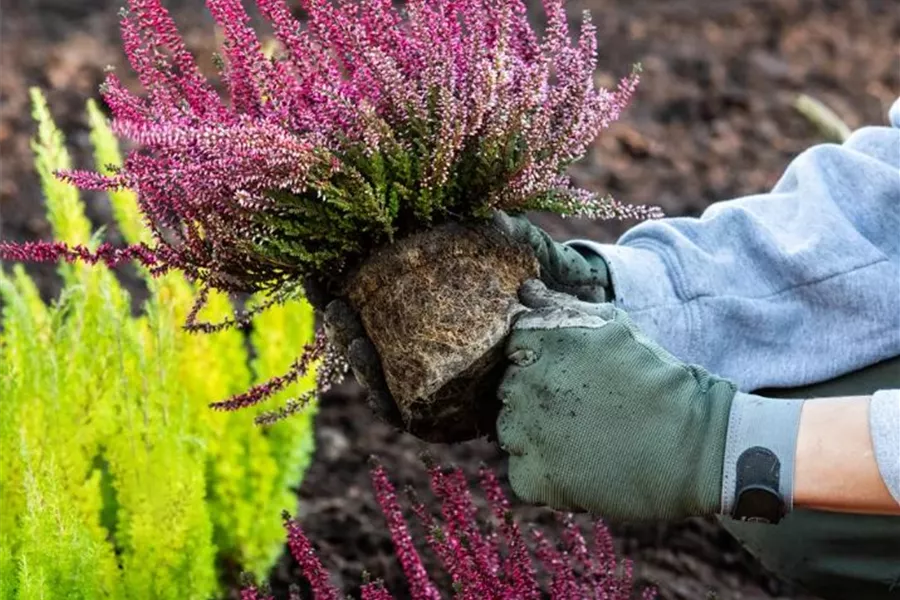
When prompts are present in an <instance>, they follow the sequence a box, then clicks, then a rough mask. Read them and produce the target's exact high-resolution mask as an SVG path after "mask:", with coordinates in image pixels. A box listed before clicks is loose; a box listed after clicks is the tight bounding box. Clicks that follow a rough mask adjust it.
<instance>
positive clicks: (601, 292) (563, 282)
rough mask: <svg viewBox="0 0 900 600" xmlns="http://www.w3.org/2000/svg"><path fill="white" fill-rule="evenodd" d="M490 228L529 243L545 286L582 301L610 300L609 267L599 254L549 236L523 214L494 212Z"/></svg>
mask: <svg viewBox="0 0 900 600" xmlns="http://www.w3.org/2000/svg"><path fill="white" fill-rule="evenodd" d="M491 224H492V225H493V226H494V228H496V229H498V230H499V231H501V232H502V233H504V234H505V235H506V236H508V237H509V238H511V239H513V240H515V241H517V242H519V243H522V244H525V245H527V246H531V249H532V250H534V254H535V256H536V257H537V259H538V263H539V264H540V266H541V274H540V277H541V281H543V282H544V283H545V284H546V285H547V287H548V288H550V289H551V290H555V291H557V292H563V293H565V294H570V295H572V296H575V297H576V298H578V299H580V300H584V301H585V302H611V301H612V299H613V291H612V283H611V281H610V276H609V269H608V268H607V266H606V261H604V260H603V259H602V258H601V257H600V256H599V255H597V254H594V253H586V254H582V253H580V252H578V251H577V250H575V249H574V248H571V247H569V246H566V245H564V244H560V243H559V242H556V241H554V240H553V238H551V237H550V235H549V234H548V233H547V232H546V231H544V230H543V229H541V228H539V227H537V226H535V225H532V224H531V222H530V221H529V220H528V219H526V218H525V217H511V216H509V215H508V214H506V213H504V212H500V211H498V212H496V213H494V216H493V219H492V223H491Z"/></svg>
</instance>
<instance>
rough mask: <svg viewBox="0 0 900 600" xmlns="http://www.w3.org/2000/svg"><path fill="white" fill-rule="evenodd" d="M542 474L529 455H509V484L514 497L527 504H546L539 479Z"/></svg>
mask: <svg viewBox="0 0 900 600" xmlns="http://www.w3.org/2000/svg"><path fill="white" fill-rule="evenodd" d="M543 476H544V474H543V473H542V471H541V469H540V468H539V466H538V465H537V464H535V461H534V460H533V458H532V457H531V456H530V455H523V456H514V455H510V457H509V486H510V487H511V488H512V491H513V493H514V494H515V495H516V497H517V498H518V499H519V500H521V501H523V502H526V503H528V504H533V505H536V506H543V505H546V504H547V501H546V499H545V498H544V494H543V493H542V492H543V491H544V490H543V488H544V486H542V485H541V479H542V478H543Z"/></svg>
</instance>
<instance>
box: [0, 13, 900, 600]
mask: <svg viewBox="0 0 900 600" xmlns="http://www.w3.org/2000/svg"><path fill="white" fill-rule="evenodd" d="M121 1H122V0H0V238H2V239H4V240H27V239H37V238H47V237H48V236H49V233H50V232H49V227H48V224H47V222H46V221H45V219H44V218H43V213H44V208H43V205H42V199H41V194H40V189H39V186H38V184H37V177H36V175H35V174H34V172H33V170H32V167H31V161H32V156H31V152H30V149H29V139H30V136H31V135H32V134H33V126H32V123H31V120H30V116H29V105H28V95H27V93H28V88H29V87H30V86H39V87H40V88H42V89H43V90H44V91H45V92H46V93H47V94H48V97H49V102H50V106H51V109H52V111H53V114H54V115H55V116H56V118H57V120H58V122H59V124H60V126H61V127H62V128H63V130H64V131H65V133H66V135H67V136H68V140H69V145H70V147H71V148H72V149H73V150H74V152H75V160H76V163H77V164H78V165H79V166H89V163H87V162H86V161H87V158H86V157H87V153H86V150H87V148H88V139H87V132H86V128H85V118H84V103H85V101H86V99H87V98H89V97H96V96H97V87H98V85H99V84H100V82H101V79H102V76H103V71H104V69H105V68H106V67H107V66H108V65H111V66H115V67H118V68H119V72H120V73H121V74H122V75H126V79H128V78H127V74H128V70H127V69H125V68H124V63H123V56H122V53H121V50H120V46H119V38H118V31H117V26H116V21H117V17H116V12H117V10H118V8H119V6H120V4H121ZM535 4H538V3H537V2H535ZM166 5H167V6H169V7H170V8H172V9H173V12H174V13H175V14H176V16H177V19H178V21H179V23H180V24H181V26H182V31H183V32H184V34H185V36H186V39H187V41H188V44H189V46H191V47H192V48H193V49H195V50H196V51H197V52H198V53H199V56H200V58H201V64H203V65H205V66H206V67H207V68H209V65H210V63H211V55H212V52H213V50H214V47H215V37H214V29H213V26H212V22H211V19H210V18H209V15H208V13H206V11H205V9H204V8H203V6H202V0H169V1H168V2H166ZM569 5H570V8H571V9H572V12H571V14H572V16H573V18H577V16H578V14H579V13H580V11H581V10H590V11H591V12H592V13H593V16H594V20H595V22H596V24H597V25H598V27H599V34H600V43H601V47H600V53H601V56H600V69H599V70H598V72H597V75H596V78H597V81H598V82H600V83H604V84H612V83H614V82H615V80H616V79H617V78H618V77H620V76H622V75H625V74H626V73H627V72H628V71H629V69H630V65H631V64H632V63H635V62H640V63H641V64H642V65H643V68H644V75H643V82H642V84H641V86H640V90H639V93H638V94H637V97H636V99H635V101H634V103H633V104H632V106H631V108H630V109H629V110H628V111H627V113H626V114H625V116H624V118H623V119H622V120H621V121H620V122H619V123H617V124H616V125H615V126H614V127H613V128H612V129H610V130H609V131H608V132H606V133H605V134H604V135H602V136H601V137H600V138H599V139H598V140H597V141H596V143H595V144H594V146H593V148H592V149H591V151H590V154H589V156H588V157H587V159H586V160H584V161H582V162H581V163H579V164H578V165H576V166H575V167H574V168H573V170H572V174H573V176H574V177H575V179H576V181H577V182H578V183H579V184H580V185H582V186H584V187H587V188H591V189H595V190H598V191H601V192H609V193H612V194H613V195H615V196H617V197H618V198H619V199H621V200H623V201H629V202H635V203H650V204H657V205H660V206H662V207H663V208H664V210H665V211H666V212H667V213H668V214H669V215H672V216H676V215H696V214H698V213H699V212H701V211H702V210H703V209H704V207H706V206H707V205H709V204H710V203H712V202H714V201H717V200H724V199H728V198H731V197H735V196H739V195H744V194H752V193H757V192H763V191H766V190H767V189H768V188H770V187H771V186H772V185H773V184H774V183H775V182H776V181H777V180H778V178H779V176H780V174H781V173H782V171H783V169H784V167H785V165H786V164H787V163H788V162H789V161H790V160H791V158H792V157H794V156H796V155H797V154H798V153H800V152H802V151H803V150H804V149H805V148H807V147H809V146H810V145H812V144H815V143H818V142H820V141H821V140H820V139H819V134H818V132H817V131H816V130H815V128H814V127H813V126H811V125H810V124H809V123H808V122H807V121H806V120H805V119H804V118H803V117H802V116H800V115H799V114H798V113H797V112H796V111H795V110H794V109H793V108H792V106H791V103H792V101H793V98H794V97H795V95H796V94H797V93H799V92H804V93H808V94H811V95H812V96H814V97H816V98H818V99H819V100H822V101H824V102H825V103H826V104H828V105H829V106H831V107H832V108H833V109H834V110H835V111H836V112H837V113H838V114H839V115H840V117H841V118H842V119H844V120H845V121H846V122H847V123H848V125H850V126H851V127H852V128H853V127H858V126H861V125H864V124H874V123H884V122H885V118H886V117H885V115H886V112H887V109H888V107H889V106H890V104H891V102H892V101H893V99H894V98H895V97H896V95H897V94H898V90H900V54H898V46H897V42H898V40H900V11H897V10H896V8H897V5H896V3H895V2H894V1H892V0H744V1H738V0H719V1H717V2H709V1H707V0H627V1H613V0H583V1H581V2H576V1H574V0H573V1H570V2H569ZM891 7H893V9H891ZM128 80H129V81H131V82H132V83H133V77H132V78H130V79H128ZM88 202H89V216H90V218H91V219H92V220H93V222H94V223H95V225H97V226H100V225H106V224H108V223H109V221H110V212H109V208H108V206H107V205H106V204H105V203H104V201H103V198H101V197H95V196H89V197H88ZM535 218H536V219H537V220H538V221H539V222H540V223H541V224H542V225H544V226H545V227H547V228H548V230H550V231H551V232H552V233H553V234H554V235H556V236H558V237H560V238H570V237H591V238H594V239H600V240H608V241H611V240H614V239H615V237H616V236H617V235H618V234H619V233H621V232H622V231H623V230H624V229H626V228H627V227H628V226H630V225H631V224H628V223H596V222H589V221H571V220H569V221H564V220H561V219H557V218H551V217H547V216H544V215H536V216H535ZM109 237H110V238H111V239H112V240H113V241H116V239H117V234H116V232H115V229H114V228H113V229H111V230H110V232H109ZM31 272H32V273H34V274H35V276H36V277H37V278H38V279H39V283H40V288H41V291H42V293H43V294H44V295H45V296H46V297H52V295H53V294H54V293H55V291H56V290H58V282H57V280H56V279H55V276H54V274H53V269H52V268H48V267H43V268H34V267H32V268H31ZM123 276H124V277H126V279H128V280H129V281H131V283H132V284H134V282H135V281H136V280H134V279H131V278H129V277H128V273H127V270H125V272H124V273H123ZM134 291H135V294H136V297H137V298H140V295H141V290H140V289H139V288H138V287H134ZM317 438H318V451H317V456H316V460H315V462H314V464H313V466H312V467H311V469H310V470H309V472H308V474H307V476H306V478H305V480H304V481H303V484H302V486H301V487H300V489H299V491H298V493H299V498H300V502H299V509H298V510H299V515H300V518H301V520H302V522H303V525H304V526H305V528H306V530H307V531H308V533H309V534H310V537H311V538H312V539H313V540H314V541H315V542H316V544H317V545H318V548H319V552H320V556H321V557H322V558H323V561H324V562H325V565H326V566H327V567H328V568H329V569H330V570H331V571H332V572H333V573H334V575H335V580H336V582H338V583H342V584H344V585H346V586H347V588H348V589H353V588H354V587H355V586H358V583H359V581H360V578H361V574H362V571H363V570H367V571H368V572H370V573H371V574H372V575H373V576H375V577H383V578H385V579H386V581H387V583H388V585H389V587H391V588H392V589H394V590H395V591H397V592H398V597H403V594H404V593H406V592H405V589H404V585H403V582H402V576H401V573H400V570H399V566H398V565H397V563H396V561H395V559H394V558H393V557H392V556H391V546H390V541H389V537H388V534H387V532H386V530H385V528H384V522H383V520H382V518H381V516H380V513H379V512H378V510H377V506H376V504H375V501H374V499H373V497H372V495H371V494H370V488H369V481H368V465H367V457H368V456H369V455H372V454H375V455H377V456H379V457H380V458H381V461H382V462H383V463H384V464H385V466H386V467H387V468H388V469H389V471H390V472H391V474H392V476H393V477H394V479H395V481H396V482H397V483H398V485H400V486H403V485H406V484H414V485H416V486H417V487H421V486H422V485H423V483H424V482H423V475H424V470H423V468H422V466H421V463H420V460H419V458H418V454H419V452H420V451H421V450H423V448H424V446H423V445H422V444H420V443H419V442H418V441H416V440H415V439H412V438H411V437H409V436H406V435H401V434H398V433H396V432H393V431H391V430H390V429H388V428H387V427H385V426H383V425H382V424H381V423H379V422H377V421H376V420H375V419H374V418H373V417H372V416H371V415H370V414H369V413H368V411H367V409H366V408H365V406H364V404H363V402H362V400H361V398H360V396H359V393H358V389H357V388H355V387H354V386H352V385H350V386H347V387H346V388H344V389H341V390H337V391H336V392H333V393H331V394H330V395H329V396H328V397H327V398H325V399H324V400H323V402H322V404H321V410H320V413H319V416H318V430H317ZM432 452H433V454H435V455H436V456H437V458H439V459H440V460H442V461H445V462H452V463H455V464H459V465H461V466H463V467H464V468H465V469H466V470H467V471H468V472H469V473H472V474H474V473H475V471H476V470H477V467H478V465H479V463H481V462H485V463H487V464H489V465H491V466H494V467H496V468H497V469H498V470H499V471H500V472H501V473H502V472H503V469H504V464H503V460H502V457H501V456H500V455H499V452H498V451H497V450H496V449H495V448H493V447H492V446H491V445H490V444H488V443H486V442H475V443H470V444H465V445H460V446H455V447H451V448H443V447H442V448H435V449H433V450H432ZM516 510H517V513H518V514H519V516H520V518H522V519H526V520H531V521H533V522H537V523H540V524H543V525H546V526H548V527H550V528H552V527H553V519H552V518H551V517H550V515H549V513H547V512H546V511H543V510H538V509H533V508H528V507H517V509H516ZM614 532H615V535H616V540H617V544H618V546H619V548H620V549H621V550H622V552H624V554H626V555H627V556H629V557H631V558H632V559H634V560H635V561H636V574H637V577H638V579H639V580H640V581H641V582H642V583H652V584H655V585H657V586H658V588H659V590H660V595H661V597H662V598H692V599H693V598H721V599H732V598H733V599H743V598H811V596H808V595H804V594H803V593H802V592H801V591H800V590H798V589H796V588H795V587H792V586H791V585H789V584H785V583H781V582H779V581H777V580H776V579H774V578H773V577H771V576H770V575H768V574H767V573H766V572H765V571H764V570H763V569H762V568H761V567H760V566H758V564H757V563H756V561H755V560H754V559H753V558H752V557H749V556H748V555H747V554H746V553H745V552H743V551H742V550H741V549H740V548H739V547H738V546H737V544H736V543H735V542H734V541H733V540H731V538H730V537H729V536H728V534H727V533H725V532H724V531H722V530H721V529H720V528H718V527H717V526H716V525H715V524H714V523H712V522H709V521H703V520H690V521H686V522H683V523H678V524H667V525H664V524H658V525H657V524H653V525H628V526H617V527H615V528H614ZM295 575H296V569H295V566H294V565H293V564H292V563H291V562H290V561H289V560H284V561H282V563H281V564H280V565H279V566H278V567H277V568H276V569H275V570H274V571H273V583H274V584H275V588H276V590H277V591H283V589H284V585H285V581H287V580H289V579H290V578H292V577H293V576H295Z"/></svg>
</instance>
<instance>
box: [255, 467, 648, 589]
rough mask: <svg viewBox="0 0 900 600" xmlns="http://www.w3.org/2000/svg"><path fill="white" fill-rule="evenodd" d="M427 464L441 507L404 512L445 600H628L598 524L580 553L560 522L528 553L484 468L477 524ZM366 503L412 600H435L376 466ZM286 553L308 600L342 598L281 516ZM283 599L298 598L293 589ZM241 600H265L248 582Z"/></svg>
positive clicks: (568, 522)
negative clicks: (442, 582)
mask: <svg viewBox="0 0 900 600" xmlns="http://www.w3.org/2000/svg"><path fill="white" fill-rule="evenodd" d="M427 462H428V474H429V477H430V481H431V489H432V491H433V493H434V495H435V496H436V498H437V499H438V500H439V501H440V503H441V507H440V516H435V515H434V514H433V513H432V511H431V510H430V509H429V508H428V507H426V506H425V505H424V504H423V503H422V502H421V501H420V500H419V499H418V498H417V497H416V495H415V494H414V493H412V492H409V495H410V502H411V508H412V512H413V513H414V514H415V515H416V518H417V520H418V521H419V523H420V524H421V525H422V526H424V528H425V530H426V532H427V534H426V537H427V542H428V546H429V548H430V550H431V551H432V552H433V553H434V554H435V555H436V556H437V557H438V559H439V560H440V562H441V564H442V565H443V567H444V568H445V569H446V570H447V572H448V573H449V575H450V578H451V580H452V586H453V592H454V594H453V597H454V598H458V599H460V600H541V599H543V598H550V599H552V600H572V599H576V598H577V599H578V600H589V599H593V600H628V599H630V598H632V597H633V596H634V595H635V587H634V583H633V579H632V565H631V562H630V561H628V560H623V561H621V564H620V563H619V561H618V560H617V559H616V554H615V549H614V547H613V540H612V536H611V535H610V532H609V530H608V529H607V528H606V526H605V525H604V524H603V522H602V521H597V522H595V524H594V527H593V543H591V544H588V542H587V541H586V540H585V537H584V534H583V533H582V531H581V529H580V528H579V526H578V525H576V524H575V522H574V521H573V519H572V516H571V515H569V514H559V518H560V519H561V521H562V523H563V532H562V536H561V538H562V539H561V540H559V542H560V543H555V542H553V541H551V540H550V539H548V538H547V537H546V536H545V535H544V534H543V533H542V532H541V531H539V530H537V529H533V530H531V532H530V534H531V535H530V537H531V540H530V543H529V542H528V541H526V536H525V535H523V532H522V529H521V528H520V527H519V524H518V523H517V522H516V520H515V519H514V518H513V514H512V511H511V510H510V505H509V502H508V500H507V499H506V496H505V495H504V493H503V490H502V489H501V488H500V484H499V482H498V481H497V477H496V475H495V474H494V472H493V471H491V470H490V469H489V468H487V467H484V466H483V467H482V468H481V470H480V473H479V476H480V477H479V479H480V486H481V489H482V491H483V492H484V495H485V497H486V499H487V504H488V507H489V510H490V518H489V519H482V518H480V516H479V511H478V509H477V508H476V506H475V503H474V501H473V498H472V494H471V493H470V492H469V488H468V483H467V481H466V477H465V474H464V473H463V472H462V470H460V469H458V468H454V469H444V468H441V467H439V466H436V465H434V464H431V463H430V461H427ZM371 476H372V485H373V488H374V490H375V497H376V498H377V500H378V504H379V505H380V507H381V511H382V513H383V514H384V516H385V519H386V521H387V526H388V529H389V530H390V532H391V539H392V541H393V544H394V552H395V554H396V556H397V559H398V560H399V561H400V565H401V566H402V568H403V572H404V574H405V575H406V580H407V584H408V586H409V594H410V597H411V598H413V600H440V598H441V594H440V592H439V591H438V588H437V587H436V586H435V584H434V582H433V580H432V579H431V577H430V575H429V573H428V572H427V570H426V568H425V566H424V564H423V561H422V556H421V554H420V553H419V550H418V548H417V547H416V544H415V543H414V541H413V538H412V535H411V532H410V530H409V528H408V526H407V522H406V520H405V518H404V516H403V509H402V508H401V506H400V502H399V501H398V498H397V492H396V490H395V488H394V486H393V484H392V483H391V481H390V480H389V479H388V476H387V473H386V471H385V469H384V467H383V466H382V465H380V464H378V463H377V462H375V464H374V466H373V468H372V471H371ZM284 526H285V529H286V531H287V537H288V547H289V548H290V552H291V554H292V555H293V557H294V559H295V560H296V561H297V564H298V565H299V567H300V570H301V572H302V573H303V576H304V577H305V578H306V579H307V581H308V582H309V586H310V589H311V592H312V597H313V598H314V599H315V600H340V599H341V598H345V597H346V596H345V595H344V594H343V593H341V592H340V591H339V590H337V589H336V588H334V587H333V586H332V585H331V583H330V582H329V576H328V572H327V571H326V570H325V568H324V566H323V565H322V563H321V561H320V560H319V559H318V557H317V556H316V552H315V549H314V547H313V544H312V542H311V541H310V540H309V539H308V538H307V537H306V535H305V534H304V533H303V530H302V528H301V527H300V525H299V524H298V523H297V522H296V521H294V520H293V519H291V517H290V515H289V514H287V513H285V514H284ZM361 596H362V598H363V600H391V599H392V598H393V596H392V595H391V594H390V592H389V591H388V590H387V589H385V587H384V584H383V583H382V582H381V581H369V582H366V583H365V584H364V585H363V587H362V589H361ZM291 597H292V598H298V599H299V598H300V593H299V588H296V587H295V588H293V589H292V591H291ZM641 597H642V598H643V599H644V600H651V599H653V598H655V597H656V591H655V590H654V589H652V588H647V589H645V590H644V591H643V593H642V595H641ZM241 598H242V600H264V599H270V598H271V596H270V595H269V593H268V591H267V590H266V589H264V588H260V587H257V586H256V585H254V584H253V582H252V581H248V582H247V584H246V585H245V587H244V588H243V590H242V592H241Z"/></svg>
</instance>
